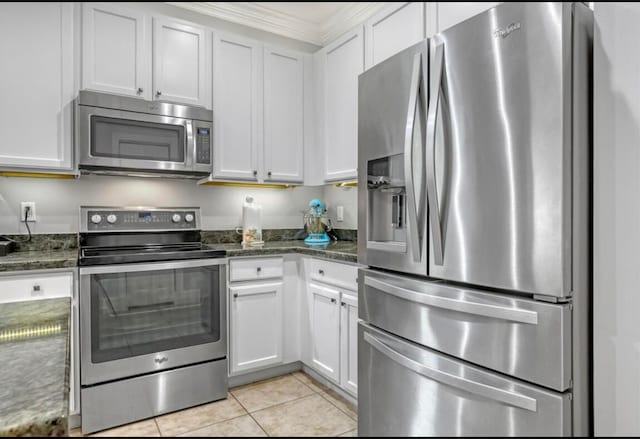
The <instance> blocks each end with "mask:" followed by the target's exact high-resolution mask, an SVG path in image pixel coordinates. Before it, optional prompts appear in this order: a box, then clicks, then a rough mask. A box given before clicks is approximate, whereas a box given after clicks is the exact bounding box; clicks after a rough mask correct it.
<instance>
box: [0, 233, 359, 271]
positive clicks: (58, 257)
mask: <svg viewBox="0 0 640 439" xmlns="http://www.w3.org/2000/svg"><path fill="white" fill-rule="evenodd" d="M209 246H210V247H212V248H216V249H222V250H226V252H227V256H228V257H237V256H262V255H277V254H285V253H300V254H305V255H310V256H316V257H320V258H326V259H334V260H337V261H345V262H353V263H355V262H357V260H358V248H357V247H358V246H357V242H356V241H332V242H330V243H328V244H327V245H326V247H317V246H308V245H306V244H305V243H304V242H303V241H299V240H297V241H267V242H265V243H264V245H263V246H262V247H248V248H245V249H243V248H242V245H241V244H237V243H230V244H209ZM77 262H78V250H77V249H70V250H47V251H35V250H34V251H18V252H14V253H10V254H9V255H7V256H0V272H5V271H22V270H44V269H47V270H52V269H56V268H67V267H75V266H76V265H77Z"/></svg>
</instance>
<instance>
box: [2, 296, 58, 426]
mask: <svg viewBox="0 0 640 439" xmlns="http://www.w3.org/2000/svg"><path fill="white" fill-rule="evenodd" d="M69 301H70V299H69V298H59V299H45V300H34V301H29V302H16V303H6V304H2V305H0V364H2V373H1V374H0V377H1V378H0V436H66V435H67V434H68V417H69V330H68V328H69V314H70V302H69ZM28 331H30V333H29V335H26V334H27V333H28ZM35 331H38V333H37V334H34V332H35Z"/></svg>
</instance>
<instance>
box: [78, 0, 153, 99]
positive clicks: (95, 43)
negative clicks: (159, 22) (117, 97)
mask: <svg viewBox="0 0 640 439" xmlns="http://www.w3.org/2000/svg"><path fill="white" fill-rule="evenodd" d="M82 88H83V89H89V90H97V91H104V92H108V93H118V94H121V95H128V96H136V97H141V98H144V99H151V18H150V17H149V16H148V15H146V14H144V13H142V12H140V11H137V10H134V9H128V8H124V7H122V6H117V5H114V4H111V3H83V4H82Z"/></svg>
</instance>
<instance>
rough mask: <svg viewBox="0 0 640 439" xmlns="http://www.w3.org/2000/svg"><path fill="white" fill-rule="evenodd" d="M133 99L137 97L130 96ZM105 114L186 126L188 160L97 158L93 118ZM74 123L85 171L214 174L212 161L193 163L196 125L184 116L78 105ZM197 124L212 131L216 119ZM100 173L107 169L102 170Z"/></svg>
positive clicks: (186, 155) (77, 149)
mask: <svg viewBox="0 0 640 439" xmlns="http://www.w3.org/2000/svg"><path fill="white" fill-rule="evenodd" d="M131 99H134V100H135V98H131ZM92 116H103V117H110V118H116V119H124V120H133V121H140V122H150V123H158V124H166V125H179V126H182V127H183V128H184V132H185V139H184V145H185V153H184V157H185V161H184V162H169V161H158V160H138V159H118V158H113V157H95V156H93V155H91V117H92ZM75 118H76V119H75V122H76V126H77V137H76V153H77V155H78V159H79V167H80V168H81V169H83V170H85V171H92V170H93V169H94V168H98V170H99V171H100V169H101V168H109V169H114V170H116V171H117V172H123V170H131V172H137V173H141V172H143V171H158V172H166V173H172V172H173V173H186V174H188V173H192V174H198V175H200V176H202V175H205V176H206V175H208V174H210V173H211V169H212V167H211V164H208V165H205V164H197V163H194V160H193V157H195V154H196V151H195V148H196V147H195V141H194V133H193V127H192V126H191V122H192V121H191V120H190V119H183V118H180V117H174V116H162V115H156V114H147V113H137V112H134V111H126V110H119V109H118V110H114V109H110V108H100V107H90V106H85V105H76V115H75ZM197 126H198V127H200V128H208V129H209V130H210V132H212V131H213V122H202V121H199V122H198V123H197ZM101 172H106V171H105V170H102V171H101Z"/></svg>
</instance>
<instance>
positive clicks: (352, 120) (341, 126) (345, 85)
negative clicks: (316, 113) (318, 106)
mask: <svg viewBox="0 0 640 439" xmlns="http://www.w3.org/2000/svg"><path fill="white" fill-rule="evenodd" d="M322 61H323V64H324V67H323V70H324V148H325V154H324V156H325V163H324V169H325V180H326V181H332V180H346V179H354V178H356V176H357V158H358V75H359V74H360V73H362V71H363V68H364V44H363V37H362V26H359V27H358V28H357V29H356V30H354V31H351V32H349V33H347V34H345V35H343V36H342V37H341V38H339V39H338V40H337V41H335V42H333V43H332V44H330V45H329V46H327V47H326V48H325V49H323V60H322Z"/></svg>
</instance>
